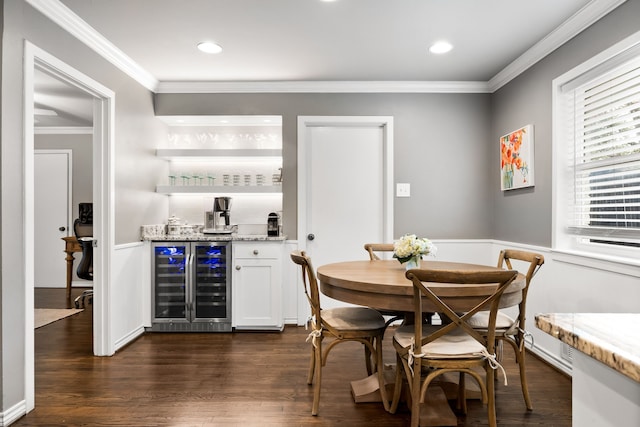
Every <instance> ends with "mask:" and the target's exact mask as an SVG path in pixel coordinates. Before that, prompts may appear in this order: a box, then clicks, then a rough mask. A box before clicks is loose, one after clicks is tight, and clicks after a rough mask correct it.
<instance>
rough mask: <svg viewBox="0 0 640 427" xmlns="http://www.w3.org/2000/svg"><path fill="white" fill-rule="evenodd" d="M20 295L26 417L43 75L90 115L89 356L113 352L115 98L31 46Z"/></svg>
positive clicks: (31, 374) (31, 393)
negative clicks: (71, 91) (85, 102)
mask: <svg viewBox="0 0 640 427" xmlns="http://www.w3.org/2000/svg"><path fill="white" fill-rule="evenodd" d="M24 52H25V54H24V58H25V61H24V143H23V147H24V177H23V178H24V186H25V194H24V204H25V205H24V221H25V227H24V260H25V261H24V278H25V285H24V292H25V307H24V310H25V317H26V319H25V403H26V410H27V412H29V411H31V410H32V409H33V408H34V407H35V369H34V282H35V244H36V237H37V236H36V234H35V219H34V218H35V189H34V181H35V154H34V150H35V142H34V134H35V131H34V128H35V121H34V112H35V111H34V110H35V101H34V96H35V87H36V85H35V75H36V73H40V72H42V73H45V74H46V75H48V76H51V77H53V78H55V79H57V80H58V81H60V82H63V83H65V84H67V85H70V86H71V87H73V88H75V89H77V90H79V91H81V92H82V93H84V94H85V95H86V96H88V97H90V98H91V100H92V102H91V110H92V113H91V116H92V124H93V126H92V138H91V144H92V155H91V163H92V180H93V185H92V194H93V196H92V198H93V206H94V223H95V226H94V238H95V240H96V241H97V246H96V247H95V248H94V254H93V256H94V257H93V260H94V261H93V262H94V269H93V277H94V280H93V288H94V300H93V314H94V316H93V331H94V338H93V354H94V355H96V356H106V355H111V354H113V353H114V350H113V348H114V345H113V343H112V342H111V338H110V325H109V319H110V316H109V304H108V302H109V277H110V271H109V266H110V259H111V253H112V251H113V247H114V227H113V221H114V219H113V218H114V215H113V203H112V201H111V197H110V196H111V194H112V192H113V186H114V184H113V182H114V176H113V175H114V173H113V166H112V163H113V118H114V100H115V94H114V93H113V91H111V90H110V89H108V88H106V87H104V86H102V85H101V84H99V83H98V82H96V81H95V80H93V79H91V78H89V77H88V76H86V75H84V74H83V73H81V72H79V71H78V70H76V69H74V68H73V67H71V66H69V65H67V64H66V63H64V62H62V61H60V60H59V59H58V58H56V57H54V56H52V55H50V54H49V53H47V52H45V51H44V50H42V49H40V48H38V47H37V46H35V45H33V44H32V43H30V42H28V41H25V47H24Z"/></svg>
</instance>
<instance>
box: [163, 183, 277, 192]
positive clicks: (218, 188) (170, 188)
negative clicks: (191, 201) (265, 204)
mask: <svg viewBox="0 0 640 427" xmlns="http://www.w3.org/2000/svg"><path fill="white" fill-rule="evenodd" d="M156 193H161V194H208V193H228V194H243V193H244V194H246V193H258V194H275V193H282V186H281V185H247V186H244V185H243V186H236V185H233V186H232V185H158V186H157V187H156Z"/></svg>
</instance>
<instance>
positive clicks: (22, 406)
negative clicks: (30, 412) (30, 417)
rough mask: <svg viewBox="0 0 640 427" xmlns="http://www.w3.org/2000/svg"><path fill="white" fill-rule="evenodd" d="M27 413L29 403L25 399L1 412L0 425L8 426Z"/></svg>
mask: <svg viewBox="0 0 640 427" xmlns="http://www.w3.org/2000/svg"><path fill="white" fill-rule="evenodd" d="M26 414H27V404H26V402H25V401H24V400H22V401H20V402H18V403H16V404H15V405H13V406H12V407H11V408H9V409H7V410H6V411H4V412H0V426H2V427H4V426H8V425H11V424H12V423H14V422H15V421H17V420H18V419H19V418H20V417H22V416H23V415H26Z"/></svg>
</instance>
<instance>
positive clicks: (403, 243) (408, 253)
mask: <svg viewBox="0 0 640 427" xmlns="http://www.w3.org/2000/svg"><path fill="white" fill-rule="evenodd" d="M437 251H438V248H436V245H434V244H433V243H432V242H431V240H429V239H424V238H418V237H416V235H415V234H405V235H404V236H402V237H401V238H400V239H399V240H396V241H395V242H394V243H393V257H394V258H397V259H398V261H400V263H401V264H403V263H405V262H407V261H409V260H411V259H412V258H418V259H419V258H422V255H432V256H435V254H436V252H437Z"/></svg>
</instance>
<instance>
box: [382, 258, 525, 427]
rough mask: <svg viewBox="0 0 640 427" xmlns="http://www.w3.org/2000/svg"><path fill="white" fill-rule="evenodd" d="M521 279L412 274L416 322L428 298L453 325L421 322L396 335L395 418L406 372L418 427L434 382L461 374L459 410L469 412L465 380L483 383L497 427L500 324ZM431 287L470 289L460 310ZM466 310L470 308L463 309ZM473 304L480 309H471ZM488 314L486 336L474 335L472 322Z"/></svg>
mask: <svg viewBox="0 0 640 427" xmlns="http://www.w3.org/2000/svg"><path fill="white" fill-rule="evenodd" d="M517 275H518V272H517V271H515V270H489V271H448V270H423V269H412V270H409V271H407V273H406V277H407V278H408V279H409V280H411V282H412V284H413V302H414V316H415V318H416V319H419V318H420V316H421V313H422V312H423V309H422V304H423V298H425V300H428V301H429V302H430V303H431V304H432V305H433V306H435V307H436V309H437V311H438V312H441V313H443V314H444V315H445V316H446V317H447V318H448V319H450V321H451V322H450V323H447V324H446V325H443V326H441V327H439V326H431V325H424V324H422V322H416V323H415V324H414V325H405V326H402V327H400V328H398V329H397V330H396V332H395V334H394V336H393V345H394V347H395V349H396V355H397V360H398V362H397V367H396V380H395V387H394V393H393V400H392V403H391V408H390V412H392V413H394V412H395V411H396V409H397V407H398V402H399V400H400V395H401V392H402V384H403V383H402V373H403V372H404V374H405V377H406V379H407V382H408V385H409V395H410V401H411V426H412V427H417V426H418V425H419V421H420V404H421V403H422V402H424V401H425V396H426V394H427V389H428V387H429V385H430V384H431V382H432V381H433V380H434V379H436V378H437V377H439V376H440V375H442V374H445V373H448V372H459V383H458V402H459V405H461V406H462V408H463V410H464V411H465V412H466V403H465V402H466V400H465V399H466V396H465V394H464V393H465V376H466V375H470V376H472V377H473V378H474V379H475V380H476V381H477V382H478V385H479V387H480V391H481V394H482V402H483V403H486V404H487V412H488V420H489V425H490V426H495V425H496V413H495V391H494V390H495V384H494V380H495V372H494V369H496V368H498V367H500V368H502V367H501V366H500V365H499V364H498V363H497V361H496V356H495V320H496V315H497V312H498V307H499V303H500V298H501V296H502V293H503V292H504V290H505V289H506V288H507V286H509V285H510V284H511V283H512V282H513V280H514V279H515V278H516V277H517ZM429 283H452V284H466V285H469V286H468V287H465V288H466V289H464V290H461V291H460V292H459V294H458V295H457V297H459V298H456V301H457V302H455V304H457V306H452V304H451V303H445V302H444V301H443V300H442V299H440V298H439V297H438V296H437V295H436V294H435V293H434V292H433V291H432V290H431V288H430V287H429ZM467 298H473V301H475V302H473V303H472V302H468V303H467V302H466V301H469V300H468V299H467ZM462 304H464V305H465V306H461V305H462ZM472 304H475V305H473V306H471V305H472ZM487 308H489V325H490V326H489V328H488V330H487V332H488V333H487V335H486V336H485V335H483V334H480V333H479V332H478V331H476V330H475V329H473V328H472V327H471V325H469V323H468V321H469V319H470V318H471V316H473V315H474V314H475V313H477V312H478V311H480V310H481V309H487ZM461 309H462V310H461ZM459 311H464V312H465V314H464V315H460V314H458V312H459ZM416 343H417V344H416ZM478 368H482V369H483V370H484V378H483V377H482V376H481V374H480V373H479V372H478ZM423 376H424V379H423ZM505 380H506V378H505Z"/></svg>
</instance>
